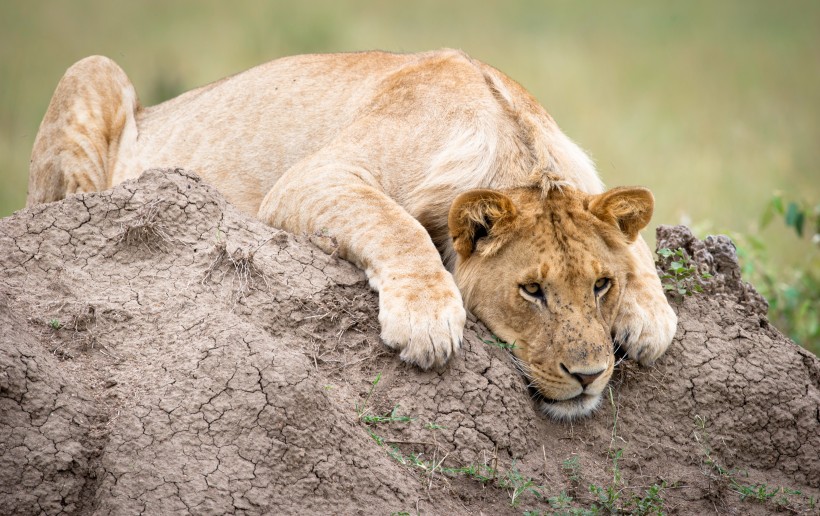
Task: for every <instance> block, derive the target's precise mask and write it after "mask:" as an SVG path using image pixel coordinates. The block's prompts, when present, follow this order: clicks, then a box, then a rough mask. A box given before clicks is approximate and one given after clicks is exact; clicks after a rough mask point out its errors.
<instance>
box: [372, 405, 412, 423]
mask: <svg viewBox="0 0 820 516" xmlns="http://www.w3.org/2000/svg"><path fill="white" fill-rule="evenodd" d="M398 410H399V406H398V405H396V406H395V407H393V410H391V411H390V413H389V414H385V415H383V416H378V415H372V414H362V415H361V416H359V417H360V419H361V420H362V422H363V423H366V424H369V425H377V424H379V423H395V422H399V423H409V422H410V421H413V418H412V417H410V416H400V415H399V414H398Z"/></svg>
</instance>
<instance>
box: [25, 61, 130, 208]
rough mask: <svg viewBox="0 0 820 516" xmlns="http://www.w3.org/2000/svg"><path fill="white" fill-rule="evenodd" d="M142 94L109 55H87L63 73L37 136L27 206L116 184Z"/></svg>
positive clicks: (32, 157) (30, 168)
mask: <svg viewBox="0 0 820 516" xmlns="http://www.w3.org/2000/svg"><path fill="white" fill-rule="evenodd" d="M138 109H139V100H138V99H137V94H136V91H135V90H134V86H133V85H132V84H131V81H130V80H129V79H128V77H127V76H126V75H125V72H123V71H122V69H121V68H120V67H119V66H118V65H117V64H116V63H115V62H114V61H112V60H111V59H108V58H107V57H102V56H91V57H87V58H85V59H83V60H81V61H79V62H77V63H75V64H74V65H72V66H71V67H70V68H69V69H68V70H67V71H66V73H65V75H63V78H62V79H61V80H60V83H59V84H58V85H57V90H56V91H55V92H54V96H53V97H52V98H51V103H50V104H49V106H48V110H47V111H46V114H45V117H43V121H42V122H41V123H40V130H39V131H38V133H37V138H36V139H35V141H34V148H33V149H32V153H31V164H30V167H29V183H28V198H27V200H26V205H27V206H32V205H34V204H39V203H45V202H52V201H57V200H60V199H62V198H64V197H65V196H66V195H67V194H70V193H75V192H76V193H80V192H96V191H100V190H105V189H106V188H110V187H111V186H112V175H113V170H114V167H115V165H116V163H117V160H118V158H119V155H120V149H121V147H122V145H124V144H131V142H135V141H136V134H137V126H136V112H137V110H138Z"/></svg>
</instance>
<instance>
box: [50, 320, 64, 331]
mask: <svg viewBox="0 0 820 516" xmlns="http://www.w3.org/2000/svg"><path fill="white" fill-rule="evenodd" d="M48 326H49V328H51V329H52V330H59V329H60V328H62V327H63V324H62V323H61V322H60V320H59V319H51V320H49V321H48Z"/></svg>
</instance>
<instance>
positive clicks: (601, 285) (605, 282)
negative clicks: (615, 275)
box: [594, 278, 612, 297]
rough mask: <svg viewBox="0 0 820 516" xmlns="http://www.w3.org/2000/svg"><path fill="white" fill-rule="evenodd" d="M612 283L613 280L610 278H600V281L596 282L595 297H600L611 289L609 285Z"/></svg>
mask: <svg viewBox="0 0 820 516" xmlns="http://www.w3.org/2000/svg"><path fill="white" fill-rule="evenodd" d="M611 284H612V282H611V281H610V280H609V278H598V281H596V282H595V288H594V290H595V297H600V296H602V295H604V294H605V293H606V291H607V290H609V286H610V285H611Z"/></svg>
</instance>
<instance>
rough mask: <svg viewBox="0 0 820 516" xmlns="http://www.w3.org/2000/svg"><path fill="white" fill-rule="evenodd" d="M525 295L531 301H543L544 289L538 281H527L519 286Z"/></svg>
mask: <svg viewBox="0 0 820 516" xmlns="http://www.w3.org/2000/svg"><path fill="white" fill-rule="evenodd" d="M519 289H520V290H521V293H522V294H523V295H524V297H525V298H526V299H528V300H530V301H533V300H534V301H543V300H544V291H543V290H541V285H539V284H538V283H527V284H525V285H521V286H520V287H519Z"/></svg>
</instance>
